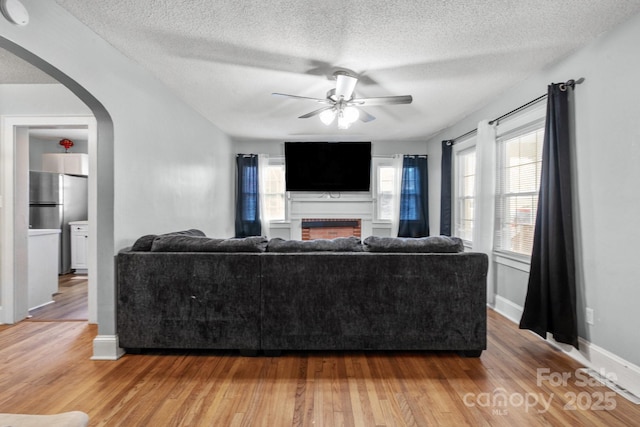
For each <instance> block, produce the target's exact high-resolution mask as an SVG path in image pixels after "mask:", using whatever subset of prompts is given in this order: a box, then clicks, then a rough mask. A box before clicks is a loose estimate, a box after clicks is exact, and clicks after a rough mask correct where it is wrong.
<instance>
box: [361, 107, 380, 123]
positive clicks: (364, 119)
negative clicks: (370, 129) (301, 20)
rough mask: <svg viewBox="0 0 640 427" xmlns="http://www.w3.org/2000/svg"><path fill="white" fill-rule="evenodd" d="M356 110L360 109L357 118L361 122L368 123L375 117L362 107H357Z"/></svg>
mask: <svg viewBox="0 0 640 427" xmlns="http://www.w3.org/2000/svg"><path fill="white" fill-rule="evenodd" d="M358 110H360V117H358V119H360V121H361V122H364V123H369V122H370V121H372V120H375V119H376V117H375V116H373V115H371V114H369V113H367V112H366V111H364V110H363V109H362V108H358Z"/></svg>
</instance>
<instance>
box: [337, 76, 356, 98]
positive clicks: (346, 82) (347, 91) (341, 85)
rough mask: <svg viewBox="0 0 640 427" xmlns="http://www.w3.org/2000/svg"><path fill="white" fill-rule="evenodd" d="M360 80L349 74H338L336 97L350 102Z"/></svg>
mask: <svg viewBox="0 0 640 427" xmlns="http://www.w3.org/2000/svg"><path fill="white" fill-rule="evenodd" d="M356 83H358V79H357V78H355V77H351V76H349V75H347V74H338V73H336V93H335V95H336V96H337V97H338V99H340V97H342V98H344V99H346V100H349V99H351V97H352V96H353V90H354V89H355V88H356Z"/></svg>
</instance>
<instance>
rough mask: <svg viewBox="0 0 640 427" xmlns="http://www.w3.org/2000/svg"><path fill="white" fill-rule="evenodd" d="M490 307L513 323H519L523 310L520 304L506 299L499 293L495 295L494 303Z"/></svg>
mask: <svg viewBox="0 0 640 427" xmlns="http://www.w3.org/2000/svg"><path fill="white" fill-rule="evenodd" d="M492 308H493V310H494V311H496V312H498V313H500V314H501V315H502V316H504V317H506V318H507V319H509V320H511V321H512V322H513V323H520V318H521V317H522V310H524V309H523V307H522V306H520V305H518V304H516V303H514V302H512V301H509V300H508V299H506V298H504V297H501V296H500V295H496V296H495V305H494V306H493V307H492Z"/></svg>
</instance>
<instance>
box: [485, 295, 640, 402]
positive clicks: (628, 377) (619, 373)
mask: <svg viewBox="0 0 640 427" xmlns="http://www.w3.org/2000/svg"><path fill="white" fill-rule="evenodd" d="M492 309H493V310H494V311H496V312H497V313H499V314H500V315H502V316H504V317H506V318H507V319H509V320H511V321H512V322H513V323H516V324H519V323H520V318H521V317H522V311H523V307H521V306H519V305H518V304H515V303H514V302H512V301H509V300H508V299H506V298H504V297H501V296H499V295H496V297H495V307H492ZM532 333H533V332H532ZM534 335H535V336H536V337H539V335H537V334H534ZM546 341H547V342H548V343H549V344H551V345H552V346H554V347H556V348H557V349H559V350H561V351H562V352H564V353H565V354H566V355H567V356H569V357H571V358H572V359H574V360H575V361H577V362H578V363H580V364H582V365H584V366H585V367H587V368H590V369H593V370H594V371H597V372H598V373H600V374H601V375H602V376H604V377H610V378H609V379H612V380H613V378H612V377H615V380H614V381H613V382H614V383H615V384H617V385H618V386H619V387H620V388H622V389H624V390H622V391H619V390H616V391H618V392H620V393H621V394H622V393H623V392H624V391H628V392H630V393H631V394H633V395H635V396H640V367H638V366H636V365H634V364H633V363H630V362H628V361H626V360H624V359H622V358H621V357H619V356H617V355H615V354H613V353H611V352H610V351H607V350H605V349H604V348H601V347H598V346H597V345H595V344H592V343H591V342H589V341H587V340H585V339H583V338H578V344H579V345H580V350H576V349H575V347H573V346H570V345H567V344H563V343H559V342H557V341H556V340H554V339H553V337H552V336H551V335H547V339H546ZM625 397H626V396H625Z"/></svg>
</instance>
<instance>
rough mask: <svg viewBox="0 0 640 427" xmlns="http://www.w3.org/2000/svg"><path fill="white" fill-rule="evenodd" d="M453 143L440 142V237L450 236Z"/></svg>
mask: <svg viewBox="0 0 640 427" xmlns="http://www.w3.org/2000/svg"><path fill="white" fill-rule="evenodd" d="M452 152H453V141H452V140H447V141H442V163H441V170H442V178H441V181H440V182H441V189H440V235H442V236H451V179H452V177H451V153H452Z"/></svg>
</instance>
